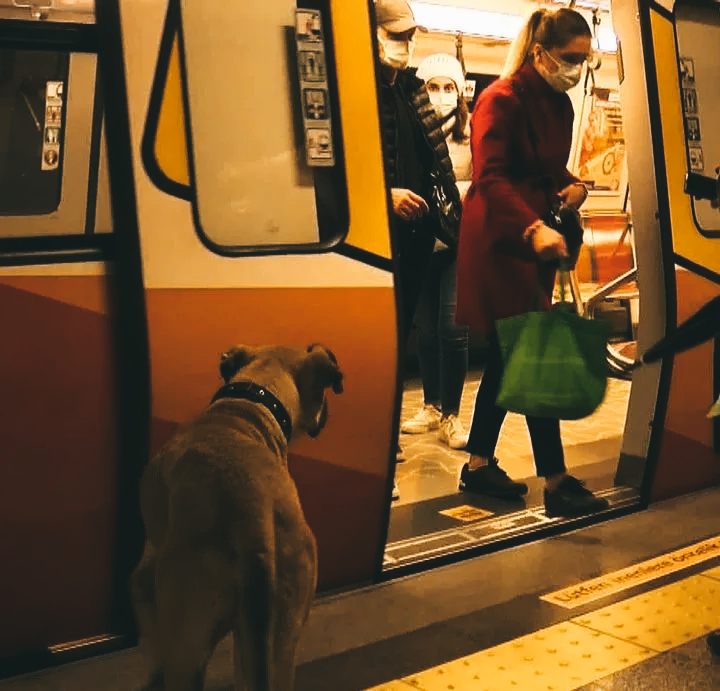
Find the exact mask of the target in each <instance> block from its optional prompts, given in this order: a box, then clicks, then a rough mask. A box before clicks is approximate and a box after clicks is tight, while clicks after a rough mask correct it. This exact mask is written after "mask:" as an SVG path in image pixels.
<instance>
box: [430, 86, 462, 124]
mask: <svg viewBox="0 0 720 691" xmlns="http://www.w3.org/2000/svg"><path fill="white" fill-rule="evenodd" d="M428 96H429V97H430V103H432V105H433V108H435V112H436V113H437V114H438V116H440V117H441V118H444V117H445V116H446V115H450V113H452V112H453V111H454V110H455V109H456V108H457V105H458V94H457V91H455V92H453V93H446V92H444V91H429V92H428Z"/></svg>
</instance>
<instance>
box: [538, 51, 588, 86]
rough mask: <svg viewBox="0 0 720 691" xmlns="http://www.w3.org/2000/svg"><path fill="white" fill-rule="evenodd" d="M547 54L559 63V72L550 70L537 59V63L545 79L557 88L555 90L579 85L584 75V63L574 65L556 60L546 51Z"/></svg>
mask: <svg viewBox="0 0 720 691" xmlns="http://www.w3.org/2000/svg"><path fill="white" fill-rule="evenodd" d="M543 50H544V49H543ZM545 55H547V56H548V57H549V58H550V59H551V60H552V61H553V62H554V63H555V64H556V65H557V67H558V69H557V72H549V71H548V69H547V68H546V67H545V66H544V65H543V64H542V62H540V60H536V61H535V65H536V67H537V71H538V72H539V73H540V75H541V76H542V77H543V79H544V80H545V81H546V82H547V83H548V84H549V85H550V86H551V87H552V88H553V89H555V91H569V90H570V89H572V88H573V87H574V86H577V84H578V82H579V81H580V77H581V76H582V68H583V66H582V63H580V64H579V65H572V64H570V63H569V62H565V61H564V60H556V59H555V58H554V57H553V56H552V55H550V53H548V52H547V51H545Z"/></svg>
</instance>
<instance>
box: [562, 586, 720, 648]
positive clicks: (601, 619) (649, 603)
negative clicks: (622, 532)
mask: <svg viewBox="0 0 720 691" xmlns="http://www.w3.org/2000/svg"><path fill="white" fill-rule="evenodd" d="M572 621H573V622H575V623H577V624H580V625H581V626H586V627H588V628H589V629H592V630H595V631H599V632H602V633H606V634H609V635H612V636H616V637H617V638H621V639H623V640H625V641H628V642H631V643H636V644H637V645H641V646H644V647H646V648H650V649H652V650H655V651H658V652H661V651H666V650H669V649H670V648H674V647H676V646H679V645H683V644H684V643H687V642H688V641H690V640H693V639H694V638H699V637H700V636H703V635H705V634H707V633H708V632H709V631H712V630H714V629H717V628H719V627H720V583H718V582H717V581H716V580H714V579H712V578H708V577H707V576H704V575H697V576H691V577H690V578H686V579H684V580H682V581H678V582H677V583H673V584H671V585H668V586H665V587H663V588H658V589H657V590H651V591H649V592H647V593H644V594H643V595H637V596H636V597H632V598H630V599H628V600H623V601H622V602H618V603H617V604H614V605H610V606H609V607H603V608H602V609H599V610H597V611H595V612H592V613H590V614H587V615H584V616H581V617H577V618H575V619H573V620H572Z"/></svg>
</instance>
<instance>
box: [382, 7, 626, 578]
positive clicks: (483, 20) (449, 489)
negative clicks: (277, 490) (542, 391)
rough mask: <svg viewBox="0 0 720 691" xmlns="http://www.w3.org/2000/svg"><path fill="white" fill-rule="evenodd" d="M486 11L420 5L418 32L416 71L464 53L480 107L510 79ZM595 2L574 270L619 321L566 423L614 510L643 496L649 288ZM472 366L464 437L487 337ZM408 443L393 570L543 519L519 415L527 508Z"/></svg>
mask: <svg viewBox="0 0 720 691" xmlns="http://www.w3.org/2000/svg"><path fill="white" fill-rule="evenodd" d="M476 5H477V10H476V12H475V14H473V13H472V12H468V11H467V10H464V11H463V9H459V8H456V7H453V6H452V5H450V6H448V8H447V9H445V11H444V12H443V11H441V9H440V5H439V4H435V5H433V4H432V3H428V4H423V3H418V4H416V7H415V11H416V12H417V13H418V23H419V24H420V25H421V26H424V27H426V28H427V29H428V30H427V31H422V32H420V33H419V34H418V37H417V43H416V48H415V51H414V53H413V64H414V65H415V66H417V65H418V64H420V63H421V62H422V60H423V59H424V58H425V57H427V56H429V55H432V54H435V53H449V54H450V55H454V56H456V57H459V58H461V59H462V61H463V63H464V65H465V70H466V73H467V80H468V87H467V92H466V93H467V94H468V97H469V98H470V109H471V110H472V106H473V105H474V102H475V100H476V99H477V97H478V95H479V94H480V92H481V91H482V89H483V88H485V87H486V86H487V85H489V84H490V83H492V81H493V80H494V79H496V78H497V77H498V75H499V74H500V71H501V69H502V66H503V63H504V61H505V58H506V56H507V52H508V49H509V46H510V41H511V39H512V38H513V35H514V26H513V24H512V22H509V23H508V28H506V29H505V31H506V34H505V35H504V36H503V35H502V33H503V28H502V27H500V28H499V29H498V22H500V21H501V19H502V18H500V17H498V18H497V19H495V22H496V24H493V23H492V20H493V18H494V17H493V15H489V19H488V16H487V15H483V12H482V11H483V10H486V9H491V8H490V7H489V6H488V7H485V6H483V5H482V3H476ZM593 5H594V11H593V10H590V11H589V12H588V13H587V16H588V20H589V21H590V23H592V25H593V27H594V30H595V40H596V43H597V45H598V47H599V49H600V51H601V56H602V57H601V60H600V64H599V65H595V66H594V67H595V69H594V70H593V72H592V73H589V74H588V73H587V72H586V73H585V74H584V75H583V81H582V82H581V85H580V86H578V87H577V88H576V89H574V90H573V91H572V92H571V98H572V100H573V107H574V109H575V113H576V119H575V132H574V137H573V139H574V144H573V150H572V152H571V156H570V161H569V162H568V168H569V169H570V170H571V172H573V173H574V174H576V175H577V176H578V177H579V178H580V179H582V180H583V181H585V182H586V184H588V185H589V189H590V195H589V198H588V201H587V202H586V203H585V205H584V206H583V208H582V215H583V222H584V227H585V244H584V246H583V248H582V250H581V255H580V259H579V261H578V264H577V267H576V271H575V278H576V283H575V284H574V285H573V289H574V293H573V296H572V297H573V299H575V300H577V301H579V302H580V303H581V304H582V305H583V308H584V311H585V313H590V314H592V315H593V317H594V318H595V319H604V320H606V321H607V322H608V323H609V325H610V333H611V342H610V347H609V352H608V367H609V369H610V372H611V379H610V382H609V388H608V392H607V396H606V399H605V401H604V403H603V404H602V406H601V407H600V409H599V410H598V411H596V413H594V414H593V415H592V416H590V417H589V418H586V419H585V420H581V421H577V422H564V423H563V425H562V437H563V445H564V448H565V452H566V463H567V465H568V467H569V468H570V469H571V472H572V473H574V474H575V475H576V476H577V477H578V478H580V479H582V480H583V481H585V482H586V483H587V485H588V487H590V488H591V489H592V490H593V491H599V492H601V493H603V495H607V496H609V497H612V500H613V502H614V503H615V502H617V503H626V502H628V501H633V500H634V499H636V497H637V492H636V491H635V490H634V489H633V488H632V487H623V486H621V485H616V483H615V475H616V470H617V465H618V459H619V457H620V452H621V447H622V437H623V434H624V429H625V420H626V415H627V407H628V401H629V396H630V386H631V382H630V370H629V368H628V365H629V364H631V363H632V362H633V361H634V359H635V353H636V350H635V349H636V344H637V328H638V321H639V315H640V308H639V304H640V293H639V290H638V285H637V281H636V271H637V265H636V261H635V244H634V237H633V226H632V209H631V203H630V201H631V199H630V190H629V185H628V175H627V162H626V159H625V139H624V135H623V125H622V122H623V113H622V107H621V103H620V97H619V83H618V70H617V57H616V46H615V43H614V34H613V31H612V17H611V15H610V12H609V4H607V3H606V4H603V3H593ZM528 6H534V4H533V3H529V5H528ZM518 7H520V5H518ZM525 9H526V8H525ZM509 11H510V8H508V13H509ZM473 22H475V23H476V26H477V27H478V28H473V29H471V30H469V31H468V30H467V29H466V27H467V26H468V23H470V25H471V26H472V25H473V24H472V23H473ZM483 26H485V29H483V28H482V27H483ZM464 29H465V31H464ZM483 31H484V32H485V35H483ZM416 350H417V343H416V338H415V339H414V338H413V337H412V336H411V342H410V344H409V349H408V351H409V352H408V356H407V362H406V368H407V369H406V379H405V383H404V391H403V402H402V417H401V425H402V423H404V422H406V421H407V420H409V419H411V418H412V417H413V416H414V415H415V414H416V413H417V412H418V411H419V410H420V409H421V408H422V407H423V405H424V399H423V390H422V380H421V378H420V376H419V374H420V373H419V370H418V366H417V359H416ZM470 362H471V368H470V373H469V376H468V379H467V381H466V384H465V388H464V392H463V398H462V403H461V408H460V415H459V420H460V422H461V424H462V425H463V428H464V430H465V431H468V430H469V429H470V424H471V420H472V410H473V403H474V399H475V392H476V391H477V387H478V385H479V381H480V379H481V377H482V364H483V340H482V336H481V335H480V334H474V333H473V334H472V335H471V351H470ZM400 446H401V448H402V449H403V451H404V457H405V460H404V461H403V462H402V463H399V464H398V466H397V470H396V479H397V484H398V489H399V493H400V498H399V499H398V500H397V501H395V502H394V503H393V507H392V511H391V517H390V531H389V537H388V547H387V549H386V553H385V563H386V567H387V568H390V569H391V568H393V567H394V566H399V565H404V564H408V563H412V562H414V561H416V560H422V559H424V558H426V557H427V556H428V555H429V554H437V553H441V552H443V551H445V550H455V549H457V548H458V546H459V545H462V546H464V547H465V546H469V545H472V544H481V543H483V542H484V541H487V540H493V539H496V538H497V537H499V536H502V535H507V534H513V533H520V532H525V531H528V530H531V529H532V526H533V525H536V526H537V525H542V523H543V522H544V516H543V511H542V492H541V483H540V482H539V481H538V479H537V478H536V477H535V473H534V465H533V457H532V450H531V447H530V440H529V436H528V434H527V430H526V428H525V424H524V420H523V419H522V418H521V417H520V416H517V415H512V414H511V415H510V416H509V418H508V420H507V421H506V423H505V426H504V428H503V432H502V436H501V440H500V444H499V446H498V449H497V456H498V458H499V459H500V460H501V463H502V466H503V468H504V469H505V470H506V471H507V472H508V473H509V475H510V476H511V477H513V478H517V479H522V480H523V481H524V482H526V483H528V484H529V486H530V487H531V491H530V493H529V495H528V497H527V498H526V501H525V502H520V503H519V505H518V503H517V502H515V503H512V502H511V503H509V504H508V503H507V502H505V503H503V502H498V501H493V500H492V499H489V498H483V497H480V496H477V495H473V494H470V493H459V492H458V478H459V474H460V469H461V468H462V465H463V464H464V463H465V462H466V461H467V456H468V455H467V453H465V452H464V451H462V450H454V449H452V448H450V447H449V446H448V444H447V443H444V442H442V441H440V440H439V438H438V431H437V430H432V431H426V432H423V433H419V434H403V433H401V435H400ZM460 516H462V519H461V521H458V517H460Z"/></svg>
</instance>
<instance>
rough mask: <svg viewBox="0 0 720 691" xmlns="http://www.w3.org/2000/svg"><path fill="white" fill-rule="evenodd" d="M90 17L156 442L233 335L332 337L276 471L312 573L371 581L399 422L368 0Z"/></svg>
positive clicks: (189, 403)
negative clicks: (306, 534) (126, 200)
mask: <svg viewBox="0 0 720 691" xmlns="http://www.w3.org/2000/svg"><path fill="white" fill-rule="evenodd" d="M97 17H98V25H99V28H100V35H101V39H102V40H103V44H104V45H105V46H106V47H107V48H108V50H107V53H106V56H105V57H106V62H105V63H103V74H106V75H107V82H106V84H107V89H106V103H107V108H108V113H107V123H108V132H109V156H110V159H109V160H110V172H111V179H112V180H113V181H115V180H121V181H122V184H123V185H125V186H126V187H127V186H129V185H130V182H131V181H132V180H134V185H135V191H136V201H137V222H138V223H139V233H140V243H141V250H142V264H143V280H144V291H145V300H146V305H147V320H148V335H149V350H150V355H149V363H150V369H151V373H152V375H151V377H152V378H151V384H152V415H151V416H152V422H151V428H152V443H151V447H152V451H153V452H154V451H156V450H157V449H158V448H159V447H160V445H161V444H162V443H164V442H165V441H166V440H167V439H168V437H169V436H170V435H171V434H172V432H173V431H174V430H175V429H176V428H177V426H178V425H179V424H180V423H182V422H184V421H186V420H188V419H189V418H190V417H191V416H193V415H195V414H197V413H198V412H199V411H200V410H202V409H203V408H204V407H205V406H206V405H207V404H208V401H209V400H210V398H211V397H212V395H213V393H214V392H215V390H216V389H217V388H218V387H219V385H220V383H221V380H220V376H219V371H218V364H219V357H220V354H221V353H222V352H223V351H224V350H226V349H227V348H228V347H230V346H232V345H235V344H238V343H244V344H248V345H256V344H258V345H259V344H284V345H292V346H307V345H309V344H311V343H315V342H321V343H324V344H326V345H327V346H328V347H330V348H331V349H332V350H333V351H334V353H335V354H336V356H337V359H338V361H339V363H340V366H341V368H342V370H343V372H344V374H345V392H344V393H343V395H342V396H339V397H337V398H334V397H333V398H332V400H331V401H330V420H329V423H328V426H327V428H326V430H325V431H324V432H323V434H322V435H321V436H320V437H319V438H318V439H317V440H304V441H302V442H301V443H299V444H298V445H297V446H296V447H295V448H294V449H293V450H292V453H291V454H290V461H289V465H290V471H291V473H292V475H293V477H294V479H295V482H296V485H297V487H298V490H299V493H300V497H301V501H302V504H303V508H304V511H305V514H306V516H307V518H308V521H309V523H310V526H311V528H312V530H313V532H314V534H315V536H316V538H317V542H318V547H319V584H318V587H319V590H321V591H323V590H325V591H327V590H329V589H336V588H342V587H348V586H350V585H357V584H360V583H364V582H370V581H372V580H373V579H374V578H375V577H376V575H377V573H378V572H379V568H380V565H381V562H382V549H383V545H384V529H385V527H384V526H385V522H386V518H387V512H388V507H389V504H390V492H391V489H392V479H391V472H390V471H391V465H390V463H389V459H390V455H391V453H390V450H391V449H394V439H395V437H394V435H396V433H397V432H396V430H397V424H396V423H397V421H396V420H395V417H396V413H395V408H396V378H397V339H396V333H397V325H396V310H395V295H394V289H393V280H392V262H391V251H390V236H389V230H388V218H387V194H386V191H385V187H384V180H383V169H382V157H381V147H380V141H379V121H378V120H379V119H378V110H377V105H376V102H377V99H376V87H375V81H374V64H373V55H372V42H371V40H370V36H371V34H370V19H369V18H370V7H369V5H368V3H363V2H359V3H347V2H339V1H335V0H333V1H332V2H324V1H318V2H315V1H313V2H306V3H299V4H298V6H297V7H296V4H295V2H292V1H291V0H270V1H269V2H264V3H231V4H227V3H207V2H205V0H187V1H184V2H180V1H179V0H170V2H169V3H168V2H164V1H160V0H158V1H157V2H145V3H137V2H133V1H131V0H120V1H119V2H117V1H114V2H113V1H110V2H106V3H102V5H100V4H99V5H98V7H97ZM121 27H122V30H121ZM118 184H120V183H118ZM118 191H119V192H122V190H118ZM114 192H115V190H113V194H114ZM115 201H117V200H116V199H115V197H114V202H115ZM132 201H133V203H134V200H132ZM114 206H115V221H116V223H121V222H122V220H121V219H122V218H127V220H128V223H134V222H135V220H134V219H135V208H134V207H133V205H132V204H119V203H118V204H115V203H114ZM392 456H393V457H394V452H393V454H392Z"/></svg>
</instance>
